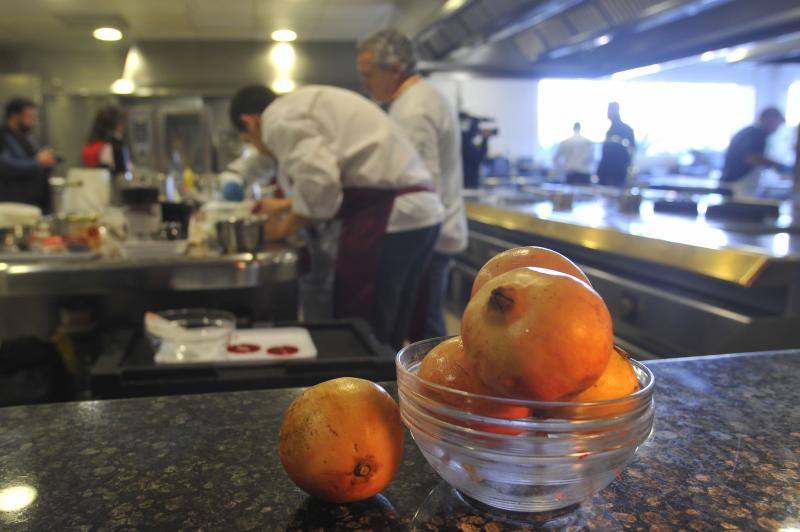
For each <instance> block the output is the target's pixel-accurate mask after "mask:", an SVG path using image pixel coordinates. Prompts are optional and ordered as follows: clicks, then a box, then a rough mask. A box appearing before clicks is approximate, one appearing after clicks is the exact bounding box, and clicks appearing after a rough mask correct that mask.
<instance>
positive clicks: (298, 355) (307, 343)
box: [225, 327, 317, 362]
mask: <svg viewBox="0 0 800 532" xmlns="http://www.w3.org/2000/svg"><path fill="white" fill-rule="evenodd" d="M237 348H238V349H237ZM226 351H227V352H226V353H225V360H227V361H229V362H244V361H246V362H254V361H261V362H285V361H287V360H298V359H312V358H317V347H316V346H315V345H314V341H313V340H312V339H311V335H310V334H309V332H308V329H304V328H302V327H274V328H270V329H242V330H237V331H234V332H233V334H232V335H231V339H230V341H229V342H228V349H227V350H226Z"/></svg>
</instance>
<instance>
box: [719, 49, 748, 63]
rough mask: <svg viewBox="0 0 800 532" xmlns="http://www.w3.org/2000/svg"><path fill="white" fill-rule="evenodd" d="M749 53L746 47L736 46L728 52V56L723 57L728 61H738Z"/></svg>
mask: <svg viewBox="0 0 800 532" xmlns="http://www.w3.org/2000/svg"><path fill="white" fill-rule="evenodd" d="M749 53H750V51H749V50H748V49H747V48H737V49H736V50H734V51H732V52H731V53H729V54H728V57H726V58H725V61H727V62H728V63H738V62H739V61H742V60H743V59H746V58H747V54H749Z"/></svg>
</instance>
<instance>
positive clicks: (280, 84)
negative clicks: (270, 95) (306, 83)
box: [270, 78, 296, 94]
mask: <svg viewBox="0 0 800 532" xmlns="http://www.w3.org/2000/svg"><path fill="white" fill-rule="evenodd" d="M270 87H271V88H272V90H273V91H275V92H276V93H277V94H286V93H287V92H292V91H293V90H294V89H295V87H296V85H295V83H294V81H292V80H291V79H289V78H278V79H276V80H275V81H273V82H272V85H270Z"/></svg>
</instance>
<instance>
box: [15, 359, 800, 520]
mask: <svg viewBox="0 0 800 532" xmlns="http://www.w3.org/2000/svg"><path fill="white" fill-rule="evenodd" d="M648 364H649V365H650V367H651V368H652V370H653V371H654V373H655V375H656V379H657V386H656V404H657V419H656V431H655V434H654V436H653V438H652V439H651V440H650V441H649V442H648V443H646V444H645V445H644V446H643V447H642V448H641V449H640V450H639V453H638V455H637V458H636V459H635V461H634V462H633V464H631V465H630V466H629V467H628V468H627V469H626V470H625V471H624V472H623V473H622V475H621V476H620V478H618V479H617V480H615V481H614V482H613V483H612V484H611V485H610V486H608V487H607V488H606V489H604V490H603V491H601V492H600V493H599V494H597V495H596V496H595V497H594V498H592V499H591V500H590V501H586V502H585V503H583V504H582V505H581V506H580V507H579V508H578V509H577V510H575V511H573V512H571V513H568V514H565V515H560V516H558V517H553V516H544V517H541V516H540V517H538V518H534V517H533V516H525V515H509V514H503V513H500V512H493V511H489V510H487V509H486V508H483V509H479V508H476V507H475V506H474V505H471V504H470V503H467V502H465V501H464V500H463V499H461V498H460V497H459V496H458V495H457V494H456V493H454V492H453V491H452V490H451V489H449V488H448V487H447V486H446V485H444V484H442V483H441V482H440V481H439V479H438V477H437V476H436V475H435V474H434V473H433V471H432V470H431V469H430V467H429V466H428V465H427V464H426V463H425V460H424V459H423V457H422V455H421V454H420V453H419V451H418V450H417V448H416V446H415V445H414V443H413V441H412V440H411V439H410V438H407V439H406V446H405V459H404V462H403V465H402V468H401V470H400V472H399V473H398V475H397V477H396V478H395V480H394V482H393V483H392V484H391V485H390V486H389V487H388V488H387V489H386V490H385V491H384V492H383V493H382V495H380V496H378V497H375V498H373V499H371V500H369V501H366V502H363V503H358V504H352V505H346V506H345V505H329V504H324V503H321V502H318V501H315V500H313V499H311V498H309V497H307V496H306V495H305V494H304V493H303V492H301V491H300V490H299V489H298V488H296V487H295V486H294V485H293V484H292V483H291V482H290V481H289V479H288V478H287V477H286V475H285V474H284V472H283V470H282V469H281V465H280V461H279V459H278V454H277V432H278V428H279V426H280V422H281V417H282V415H283V412H284V411H285V410H286V408H287V407H288V406H289V404H290V403H291V401H292V400H293V399H294V398H295V397H296V396H297V395H298V394H299V393H300V391H301V390H300V389H284V390H272V391H254V392H242V393H224V394H216V395H196V396H179V397H159V398H150V399H133V400H117V401H97V402H82V403H70V404H54V405H43V406H30V407H16V408H6V409H0V490H2V489H5V488H9V487H14V486H28V487H32V488H34V489H35V490H36V492H37V497H36V499H35V500H34V501H33V502H32V503H31V504H30V505H29V506H27V507H26V508H24V509H22V510H18V511H11V512H3V511H0V529H2V530H37V531H38V530H59V531H62V530H184V529H187V530H195V529H202V530H353V529H362V530H363V529H373V530H403V529H409V528H411V529H419V530H464V531H469V530H487V531H497V530H522V529H526V528H536V527H538V528H543V529H546V530H559V529H567V530H594V529H596V530H617V529H632V530H678V529H684V530H715V531H716V530H733V529H742V530H761V529H763V530H781V529H784V530H786V529H792V530H793V529H796V528H798V527H800V491H798V486H799V485H800V478H799V477H800V474H799V473H798V472H799V471H800V466H799V465H798V464H799V463H800V456H799V455H800V411H798V409H797V404H798V403H800V387H798V385H797V376H798V375H799V374H800V351H798V352H791V353H787V352H784V353H773V354H755V355H729V356H717V357H705V358H695V359H675V360H663V361H655V362H649V363H648ZM389 388H390V390H392V391H394V387H393V386H390V387H389ZM0 499H1V497H0ZM2 502H3V501H2V500H0V507H2ZM532 523H533V524H532Z"/></svg>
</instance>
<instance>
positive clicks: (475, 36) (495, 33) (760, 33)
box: [415, 0, 800, 77]
mask: <svg viewBox="0 0 800 532" xmlns="http://www.w3.org/2000/svg"><path fill="white" fill-rule="evenodd" d="M767 5H768V6H769V7H768V9H767ZM798 30H800V2H798V1H797V0H770V1H769V2H759V1H755V0H471V1H467V2H465V3H464V4H463V5H462V6H461V7H460V8H459V9H457V10H455V11H453V12H451V13H449V14H447V15H446V16H443V17H441V18H440V19H438V20H436V21H434V22H433V23H431V24H430V25H429V26H428V27H427V28H425V29H424V30H423V31H421V32H420V33H419V34H418V35H417V37H416V39H415V40H416V44H417V46H418V48H419V50H420V52H421V55H422V56H423V58H424V59H425V60H426V62H424V63H423V65H422V67H423V69H424V70H428V71H437V70H467V71H472V72H476V73H483V74H489V75H491V74H495V75H510V76H530V77H544V76H575V77H577V76H580V77H597V76H603V75H607V74H610V73H612V72H616V71H620V70H626V69H629V68H634V67H638V66H643V65H648V64H652V63H658V62H664V61H669V60H673V59H677V58H681V57H687V56H690V55H693V54H699V53H702V52H704V51H706V50H713V49H718V48H722V47H726V46H736V45H739V44H743V43H746V42H752V41H755V40H761V39H766V38H771V37H775V36H777V35H782V34H785V33H789V32H792V31H798Z"/></svg>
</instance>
